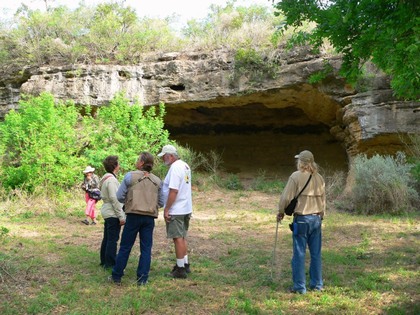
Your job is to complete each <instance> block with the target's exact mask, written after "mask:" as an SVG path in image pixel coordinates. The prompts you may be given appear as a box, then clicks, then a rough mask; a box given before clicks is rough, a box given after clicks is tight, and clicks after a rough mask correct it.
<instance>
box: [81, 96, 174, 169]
mask: <svg viewBox="0 0 420 315" xmlns="http://www.w3.org/2000/svg"><path fill="white" fill-rule="evenodd" d="M164 115H165V107H164V105H163V104H160V105H159V107H158V108H156V107H149V108H146V107H143V106H141V105H140V104H133V105H130V104H129V101H128V100H127V99H125V98H124V97H123V96H122V95H121V94H117V95H116V96H115V97H114V99H113V100H112V101H111V103H110V105H109V106H104V107H100V108H99V109H98V111H97V113H96V117H95V118H94V119H93V118H92V119H91V118H89V117H88V118H87V120H86V121H85V123H86V126H88V129H89V130H90V134H89V143H87V145H86V149H85V150H84V152H83V154H84V155H85V156H86V157H87V161H88V164H90V165H92V166H95V167H96V168H97V169H99V170H100V171H102V172H103V171H104V170H103V167H102V161H103V160H104V158H105V157H106V156H108V155H118V156H119V160H120V165H121V172H122V173H124V172H126V171H130V170H132V169H133V168H134V164H135V162H136V161H137V158H138V155H139V153H140V152H141V151H144V150H146V151H149V152H150V153H152V154H156V153H158V151H159V150H160V149H161V148H162V147H163V145H165V144H166V143H167V142H168V137H169V134H168V131H166V130H164V129H163V127H164V122H163V117H164Z"/></svg>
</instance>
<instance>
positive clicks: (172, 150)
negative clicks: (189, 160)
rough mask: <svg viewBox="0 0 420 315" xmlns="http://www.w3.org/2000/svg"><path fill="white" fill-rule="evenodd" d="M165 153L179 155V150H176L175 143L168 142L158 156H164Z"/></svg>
mask: <svg viewBox="0 0 420 315" xmlns="http://www.w3.org/2000/svg"><path fill="white" fill-rule="evenodd" d="M165 154H176V155H178V152H177V151H176V148H175V147H174V146H173V145H170V144H167V145H165V146H164V147H163V148H162V152H160V153H159V154H158V157H162V156H164V155H165Z"/></svg>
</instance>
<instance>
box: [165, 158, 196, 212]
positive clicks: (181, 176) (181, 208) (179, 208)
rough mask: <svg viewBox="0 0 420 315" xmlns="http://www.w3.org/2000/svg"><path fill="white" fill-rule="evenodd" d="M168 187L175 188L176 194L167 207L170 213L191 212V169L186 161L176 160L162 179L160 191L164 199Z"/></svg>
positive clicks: (167, 194) (166, 195)
mask: <svg viewBox="0 0 420 315" xmlns="http://www.w3.org/2000/svg"><path fill="white" fill-rule="evenodd" d="M169 189H177V190H178V194H177V196H176V199H175V202H174V203H173V204H172V207H171V208H170V209H169V214H170V215H183V214H189V213H192V196H191V169H190V167H189V166H188V164H187V163H185V162H184V161H182V160H176V161H175V162H173V163H172V164H171V167H170V168H169V170H168V174H166V177H165V180H164V181H163V187H162V193H163V196H164V199H163V200H165V206H166V201H167V200H168V196H169Z"/></svg>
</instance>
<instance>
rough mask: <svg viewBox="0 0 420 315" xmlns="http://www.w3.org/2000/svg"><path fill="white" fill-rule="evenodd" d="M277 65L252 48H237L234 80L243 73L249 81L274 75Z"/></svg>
mask: <svg viewBox="0 0 420 315" xmlns="http://www.w3.org/2000/svg"><path fill="white" fill-rule="evenodd" d="M277 69H278V65H277V64H276V63H275V62H274V61H273V60H270V59H269V58H267V57H266V58H264V56H263V54H262V53H261V52H259V51H257V50H256V49H254V48H239V49H238V50H237V51H236V53H235V64H234V78H233V79H234V81H237V80H238V78H240V77H241V76H243V75H245V76H247V77H248V78H249V80H250V81H251V82H254V83H255V82H261V81H263V80H264V79H266V78H270V79H273V78H275V77H276V73H277Z"/></svg>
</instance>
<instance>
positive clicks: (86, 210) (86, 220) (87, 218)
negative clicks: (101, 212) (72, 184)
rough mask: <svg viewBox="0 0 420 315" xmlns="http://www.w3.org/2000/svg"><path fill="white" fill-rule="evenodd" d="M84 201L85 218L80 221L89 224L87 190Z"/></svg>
mask: <svg viewBox="0 0 420 315" xmlns="http://www.w3.org/2000/svg"><path fill="white" fill-rule="evenodd" d="M85 202H86V207H85V219H84V220H82V223H84V224H86V225H89V213H90V205H89V194H88V193H87V192H85Z"/></svg>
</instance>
